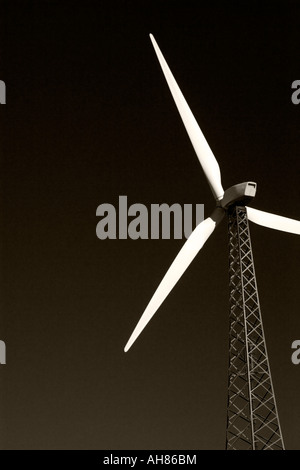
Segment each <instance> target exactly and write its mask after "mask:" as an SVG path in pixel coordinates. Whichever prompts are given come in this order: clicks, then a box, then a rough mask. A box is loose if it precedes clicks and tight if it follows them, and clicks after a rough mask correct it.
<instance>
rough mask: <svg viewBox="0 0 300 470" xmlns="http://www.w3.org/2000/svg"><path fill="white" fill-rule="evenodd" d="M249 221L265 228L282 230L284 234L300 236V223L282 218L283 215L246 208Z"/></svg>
mask: <svg viewBox="0 0 300 470" xmlns="http://www.w3.org/2000/svg"><path fill="white" fill-rule="evenodd" d="M246 209H247V215H248V219H249V220H251V222H254V223H255V224H258V225H262V226H263V227H268V228H273V229H275V230H281V231H282V232H289V233H295V234H296V235H300V221H299V220H294V219H289V218H288V217H282V216H281V215H275V214H270V213H269V212H264V211H260V210H258V209H253V208H252V207H246Z"/></svg>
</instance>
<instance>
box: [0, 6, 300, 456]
mask: <svg viewBox="0 0 300 470" xmlns="http://www.w3.org/2000/svg"><path fill="white" fill-rule="evenodd" d="M260 3H262V2H260ZM260 3H258V2H253V1H251V2H250V1H247V2H243V1H239V2H231V3H230V2H207V3H205V2H199V1H197V2H196V1H195V2H193V1H188V0H185V1H177V2H174V1H169V0H165V1H160V2H155V1H142V2H141V1H139V2H138V1H97V2H92V1H86V2H82V3H79V2H70V1H60V2H55V1H38V2H33V1H31V2H29V1H26V2H25V1H14V0H13V1H10V2H4V1H2V2H1V69H0V71H1V76H0V78H1V79H2V80H4V81H5V82H6V86H7V104H6V105H5V106H1V152H2V155H1V227H2V228H1V316H0V338H1V339H2V340H4V341H5V342H6V346H7V364H6V365H5V366H0V367H1V368H0V385H1V388H0V398H1V405H0V409H1V425H0V438H1V448H4V449H191V448H194V449H222V448H224V445H225V426H226V402H227V390H226V388H227V364H228V253H227V234H226V224H225V223H223V224H222V225H221V226H220V227H219V229H218V230H217V231H216V233H215V234H214V235H213V237H212V238H211V239H210V240H209V241H208V243H207V245H206V246H205V249H203V251H202V252H201V254H200V255H199V256H198V257H197V259H196V260H195V261H194V262H193V263H192V265H191V266H190V268H189V269H188V271H187V272H186V274H185V275H184V276H183V278H182V279H181V280H180V282H179V283H178V285H177V286H176V288H175V289H174V291H173V292H172V293H171V294H170V296H169V297H168V299H167V300H166V302H165V303H164V304H163V306H162V307H161V308H160V310H159V312H158V313H157V314H156V316H155V317H154V319H153V320H152V321H151V322H150V324H149V326H148V327H147V329H146V330H145V332H144V333H143V334H142V336H141V337H140V338H139V340H138V341H137V342H136V344H135V345H134V347H133V348H132V349H131V350H130V351H129V352H128V353H127V354H124V352H123V348H124V346H125V343H126V342H127V340H128V338H129V336H130V334H131V332H132V330H133V328H134V326H135V324H136V322H137V321H138V319H139V317H140V315H141V313H142V312H143V310H144V308H145V306H146V305H147V302H148V301H149V299H150V297H151V295H152V293H153V292H154V290H155V288H156V287H157V285H158V283H159V281H160V279H161V278H162V276H163V275H164V273H165V272H166V270H167V268H168V267H169V265H170V263H171V262H172V260H173V259H174V257H175V255H176V254H177V252H178V251H179V249H180V247H181V245H182V243H183V241H181V240H136V241H133V240H130V239H129V240H105V241H101V240H99V239H98V238H97V237H96V233H95V228H96V224H97V222H98V220H99V219H98V218H97V217H96V215H95V214H96V208H97V206H98V205H99V204H101V203H104V202H107V203H112V204H114V205H116V206H117V204H118V197H119V195H127V196H128V202H129V204H133V203H135V202H140V203H143V204H145V205H147V207H150V204H154V203H163V202H165V203H168V204H172V203H174V202H178V203H180V204H184V203H193V204H196V203H200V204H201V203H203V204H204V205H205V215H206V216H208V215H209V214H210V212H211V210H212V209H213V207H214V201H213V198H212V197H211V193H210V189H209V187H208V185H207V183H206V180H205V177H204V175H203V173H202V170H201V168H200V165H199V163H198V160H197V158H196V156H195V154H194V151H193V148H192V146H191V144H190V142H189V139H188V137H187V135H186V132H185V129H184V127H183V125H182V122H181V120H180V117H179V115H178V113H177V110H176V108H175V106H174V103H173V100H172V97H171V95H170V92H169V90H168V87H167V85H166V83H165V80H164V77H163V74H162V72H161V70H160V67H159V64H158V61H157V59H156V56H155V53H154V50H153V48H152V45H151V42H150V39H149V33H150V32H152V33H153V34H154V36H155V38H156V40H157V42H158V44H159V46H160V48H161V50H162V52H163V54H164V55H165V58H166V60H167V62H168V64H169V66H170V68H171V70H172V71H173V73H174V75H175V77H176V79H177V81H178V83H179V85H180V87H181V89H182V91H183V93H184V95H185V97H186V99H187V101H188V103H189V104H190V106H191V109H192V111H193V113H194V114H195V117H196V119H197V120H198V122H199V124H200V126H201V128H202V130H203V132H204V134H205V136H206V138H207V140H208V142H209V144H210V145H211V147H212V149H213V151H214V153H215V155H216V157H217V159H218V161H219V164H220V167H221V172H222V182H223V186H224V187H225V188H227V187H229V186H231V185H233V184H236V183H240V182H243V181H256V182H257V184H258V191H257V196H256V198H255V201H254V202H253V207H256V208H258V209H262V210H266V211H270V212H274V213H277V214H280V215H284V216H287V217H292V218H295V219H299V209H300V204H299V167H300V164H299V148H300V137H299V124H300V106H295V105H293V104H292V101H291V94H292V89H291V84H292V82H293V81H294V80H296V79H299V78H300V70H299V44H300V28H299V12H300V8H299V6H300V5H299V1H297V2H292V1H284V2H283V1H281V2H277V3H273V2H264V6H262V5H261V4H260ZM251 234H252V245H253V250H254V256H255V266H256V274H257V279H258V285H259V292H260V301H261V307H262V313H263V318H264V326H265V333H266V339H267V344H268V351H269V356H270V363H271V368H272V376H273V381H274V386H275V391H276V398H277V404H278V409H279V413H280V419H281V425H282V430H283V435H284V438H285V443H286V447H287V448H289V449H300V402H299V394H300V365H299V366H295V365H293V364H292V362H291V354H292V350H291V344H292V342H293V341H294V340H295V339H299V338H300V318H299V301H300V299H299V239H298V237H297V236H296V235H291V234H285V233H282V232H277V231H272V230H269V229H264V228H262V227H259V226H254V225H253V224H251Z"/></svg>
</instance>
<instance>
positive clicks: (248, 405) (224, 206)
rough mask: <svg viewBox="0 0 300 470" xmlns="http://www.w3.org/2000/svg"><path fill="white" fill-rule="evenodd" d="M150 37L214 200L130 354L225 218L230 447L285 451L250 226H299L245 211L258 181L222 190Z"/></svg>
mask: <svg viewBox="0 0 300 470" xmlns="http://www.w3.org/2000/svg"><path fill="white" fill-rule="evenodd" d="M150 38H151V41H152V44H153V47H154V50H155V52H156V55H157V58H158V61H159V63H160V65H161V68H162V71H163V73H164V76H165V78H166V81H167V83H168V86H169V88H170V91H171V93H172V95H173V98H174V101H175V104H176V106H177V108H178V111H179V114H180V116H181V118H182V121H183V124H184V126H185V128H186V130H187V133H188V135H189V137H190V140H191V142H192V145H193V147H194V150H195V152H196V155H197V157H198V159H199V162H200V165H201V167H202V169H203V171H204V174H205V176H206V178H207V180H208V183H209V186H210V188H211V190H212V193H213V196H214V198H215V201H216V208H215V209H214V211H213V212H212V214H211V216H210V217H208V218H207V219H205V220H204V221H203V222H201V223H200V224H199V225H198V226H197V227H196V228H195V230H194V231H193V232H192V234H191V235H190V237H189V238H188V239H187V241H186V242H185V244H184V245H183V247H182V248H181V250H180V251H179V253H178V255H177V256H176V258H175V259H174V261H173V263H172V264H171V266H170V268H169V269H168V271H167V273H166V274H165V276H164V278H163V279H162V281H161V283H160V284H159V286H158V288H157V290H156V291H155V293H154V295H153V297H152V298H151V300H150V302H149V304H148V306H147V308H146V309H145V311H144V313H143V315H142V316H141V318H140V320H139V322H138V324H137V325H136V327H135V329H134V331H133V333H132V335H131V336H130V338H129V340H128V342H127V344H126V346H125V352H127V351H128V350H129V348H130V347H131V346H132V344H133V343H134V342H135V340H136V339H137V337H138V336H139V335H140V333H141V332H142V330H143V329H144V328H145V326H146V325H147V323H148V322H149V321H150V320H151V318H152V317H153V315H154V314H155V313H156V311H157V310H158V308H159V307H160V305H161V304H162V303H163V301H164V300H165V299H166V297H167V296H168V294H169V293H170V292H171V290H172V289H173V287H174V286H175V284H176V283H177V282H178V280H179V279H180V278H181V276H182V275H183V273H184V272H185V270H186V269H187V268H188V266H189V265H190V263H191V262H192V261H193V259H194V258H195V256H196V255H197V254H198V252H199V251H200V250H201V248H202V247H203V245H204V244H205V242H206V241H207V240H208V238H209V237H210V236H211V234H212V233H213V231H214V230H215V228H216V227H217V226H218V225H219V223H220V222H221V220H222V219H223V218H224V216H227V219H228V235H229V286H230V330H229V371H228V402H227V430H226V449H235V450H239V449H252V450H269V449H284V443H283V438H282V432H281V428H280V423H279V417H278V412H277V405H276V400H275V395H274V390H273V383H272V378H271V372H270V367H269V360H268V354H267V348H266V342H265V336H264V330H263V324H262V319H261V312H260V305H259V298H258V291H257V284H256V277H255V270H254V263H253V254H252V247H251V239H250V232H249V224H248V221H249V220H250V221H251V222H254V223H256V224H259V225H262V226H264V227H268V228H272V229H275V230H281V231H284V232H290V233H294V234H298V235H300V221H297V220H293V219H290V218H287V217H282V216H279V215H275V214H271V213H268V212H263V211H260V210H257V209H253V208H250V207H248V204H249V203H250V202H251V200H252V199H253V198H254V196H255V193H256V183H254V182H245V183H241V184H237V185H234V186H231V187H230V188H228V189H227V190H226V191H224V189H223V187H222V183H221V174H220V168H219V165H218V162H217V160H216V158H215V156H214V154H213V152H212V150H211V148H210V147H209V145H208V143H207V141H206V139H205V137H204V135H203V133H202V131H201V129H200V127H199V126H198V124H197V122H196V120H195V118H194V116H193V114H192V112H191V110H190V108H189V106H188V104H187V102H186V100H185V98H184V96H183V94H182V93H181V91H180V89H179V87H178V85H177V83H176V81H175V78H174V76H173V75H172V72H171V71H170V69H169V67H168V64H167V63H166V61H165V59H164V57H163V55H162V53H161V51H160V49H159V47H158V45H157V43H156V41H155V39H154V37H153V36H152V34H150Z"/></svg>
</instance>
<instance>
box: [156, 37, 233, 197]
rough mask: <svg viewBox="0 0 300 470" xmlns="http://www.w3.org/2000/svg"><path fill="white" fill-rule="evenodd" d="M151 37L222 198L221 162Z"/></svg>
mask: <svg viewBox="0 0 300 470" xmlns="http://www.w3.org/2000/svg"><path fill="white" fill-rule="evenodd" d="M150 39H151V41H152V44H153V47H154V49H155V52H156V55H157V58H158V60H159V63H160V65H161V68H162V71H163V73H164V75H165V78H166V80H167V83H168V85H169V88H170V91H171V93H172V95H173V98H174V101H175V103H176V106H177V109H178V111H179V114H180V116H181V119H182V121H183V124H184V125H185V128H186V130H187V133H188V135H189V137H190V139H191V142H192V144H193V147H194V149H195V152H196V154H197V156H198V159H199V161H200V164H201V166H202V169H203V171H204V173H205V175H206V178H207V180H208V182H209V185H210V187H211V190H212V192H213V194H214V196H215V198H216V199H217V200H219V199H222V197H223V195H224V189H223V187H222V183H221V173H220V167H219V164H218V162H217V160H216V158H215V156H214V154H213V153H212V151H211V148H210V146H209V145H208V143H207V141H206V139H205V137H204V135H203V133H202V131H201V129H200V127H199V126H198V124H197V121H196V119H195V118H194V116H193V113H192V111H191V110H190V108H189V105H188V104H187V102H186V100H185V98H184V96H183V94H182V93H181V91H180V88H179V86H178V85H177V83H176V80H175V78H174V76H173V75H172V72H171V70H170V69H169V67H168V64H167V62H166V61H165V59H164V56H163V55H162V53H161V51H160V49H159V47H158V45H157V43H156V41H155V39H154V37H153V36H152V34H150Z"/></svg>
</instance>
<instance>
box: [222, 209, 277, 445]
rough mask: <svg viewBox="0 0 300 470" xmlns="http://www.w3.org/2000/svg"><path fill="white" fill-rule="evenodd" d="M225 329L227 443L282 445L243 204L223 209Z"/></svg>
mask: <svg viewBox="0 0 300 470" xmlns="http://www.w3.org/2000/svg"><path fill="white" fill-rule="evenodd" d="M228 233H229V286H230V331H229V372H228V403H227V433H226V449H228V450H230V449H231V450H242V449H245V450H246V449H248V450H276V449H277V450H283V449H284V444H283V439H282V434H281V428H280V423H279V417H278V413H277V407H276V400H275V395H274V390H273V384H272V378H271V372H270V366H269V360H268V354H267V348H266V342H265V336H264V330H263V324H262V318H261V312H260V306H259V298H258V292H257V284H256V278H255V270H254V263H253V256H252V248H251V239H250V232H249V226H248V218H247V212H246V208H245V207H244V206H233V207H230V208H229V210H228Z"/></svg>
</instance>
